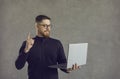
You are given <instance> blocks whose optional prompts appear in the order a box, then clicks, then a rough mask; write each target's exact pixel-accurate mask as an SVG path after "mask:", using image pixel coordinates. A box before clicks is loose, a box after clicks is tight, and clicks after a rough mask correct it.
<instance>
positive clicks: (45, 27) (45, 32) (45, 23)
mask: <svg viewBox="0 0 120 79" xmlns="http://www.w3.org/2000/svg"><path fill="white" fill-rule="evenodd" d="M50 30H51V22H50V20H49V19H44V20H42V22H39V23H37V31H38V34H39V35H41V36H44V37H49V36H50Z"/></svg>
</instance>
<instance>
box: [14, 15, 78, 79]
mask: <svg viewBox="0 0 120 79" xmlns="http://www.w3.org/2000/svg"><path fill="white" fill-rule="evenodd" d="M35 28H36V32H37V34H36V36H35V37H34V38H31V37H30V33H29V34H28V37H27V40H26V41H24V42H23V44H22V46H21V48H20V50H19V55H18V58H17V60H16V62H15V66H16V68H17V69H22V68H23V67H24V65H25V63H26V62H28V78H29V79H58V71H57V68H50V67H48V66H50V65H55V64H57V63H58V64H61V63H67V62H66V57H65V54H64V49H63V46H62V44H61V42H60V41H59V40H57V39H53V38H51V37H50V31H51V18H50V17H48V16H46V15H38V16H37V17H36V20H35ZM75 69H79V66H77V65H76V64H75V65H73V67H72V68H70V69H61V70H62V71H64V72H66V73H69V72H70V71H72V70H75Z"/></svg>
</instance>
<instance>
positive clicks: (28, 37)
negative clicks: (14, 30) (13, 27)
mask: <svg viewBox="0 0 120 79" xmlns="http://www.w3.org/2000/svg"><path fill="white" fill-rule="evenodd" d="M27 39H28V40H29V39H31V37H30V32H29V33H28V36H27Z"/></svg>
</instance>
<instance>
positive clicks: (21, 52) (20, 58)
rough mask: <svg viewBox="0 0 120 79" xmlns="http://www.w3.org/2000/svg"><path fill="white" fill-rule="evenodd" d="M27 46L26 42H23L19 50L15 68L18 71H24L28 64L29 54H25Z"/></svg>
mask: <svg viewBox="0 0 120 79" xmlns="http://www.w3.org/2000/svg"><path fill="white" fill-rule="evenodd" d="M25 45H26V41H24V42H23V44H22V46H21V48H20V50H19V55H18V57H17V59H16V61H15V66H16V68H17V69H18V70H20V69H22V68H23V67H24V65H25V63H26V60H27V57H28V53H29V52H28V53H25V52H24V49H25Z"/></svg>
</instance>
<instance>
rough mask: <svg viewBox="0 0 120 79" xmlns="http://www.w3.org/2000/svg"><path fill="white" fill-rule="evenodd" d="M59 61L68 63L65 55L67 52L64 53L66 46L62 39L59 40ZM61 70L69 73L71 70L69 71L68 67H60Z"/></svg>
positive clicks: (59, 62)
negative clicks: (64, 46)
mask: <svg viewBox="0 0 120 79" xmlns="http://www.w3.org/2000/svg"><path fill="white" fill-rule="evenodd" d="M57 61H58V64H62V63H67V60H66V56H65V53H64V48H63V45H62V43H61V42H60V41H59V49H58V56H57ZM60 70H62V71H63V72H65V73H69V72H67V68H66V69H60Z"/></svg>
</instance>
